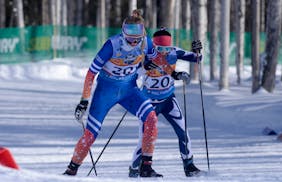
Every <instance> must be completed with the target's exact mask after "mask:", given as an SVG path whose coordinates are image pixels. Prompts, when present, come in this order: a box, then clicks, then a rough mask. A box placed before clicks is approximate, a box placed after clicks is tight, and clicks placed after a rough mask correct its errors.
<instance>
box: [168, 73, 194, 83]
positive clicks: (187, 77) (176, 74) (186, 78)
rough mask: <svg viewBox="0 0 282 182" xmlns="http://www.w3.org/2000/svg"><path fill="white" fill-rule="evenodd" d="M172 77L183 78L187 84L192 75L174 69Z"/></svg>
mask: <svg viewBox="0 0 282 182" xmlns="http://www.w3.org/2000/svg"><path fill="white" fill-rule="evenodd" d="M171 77H172V78H174V79H175V80H183V81H184V82H185V84H189V83H190V80H191V78H190V75H189V74H188V73H187V72H185V71H181V72H176V71H173V72H172V74H171Z"/></svg>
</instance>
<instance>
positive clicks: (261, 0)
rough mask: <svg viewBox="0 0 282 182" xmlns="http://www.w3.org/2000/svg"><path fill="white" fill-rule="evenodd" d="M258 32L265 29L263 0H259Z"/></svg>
mask: <svg viewBox="0 0 282 182" xmlns="http://www.w3.org/2000/svg"><path fill="white" fill-rule="evenodd" d="M260 9H261V11H260V32H264V31H265V12H266V11H265V0H260Z"/></svg>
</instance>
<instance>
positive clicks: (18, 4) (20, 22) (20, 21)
mask: <svg viewBox="0 0 282 182" xmlns="http://www.w3.org/2000/svg"><path fill="white" fill-rule="evenodd" d="M14 7H15V8H16V10H17V19H16V20H17V26H18V27H19V28H24V13H23V1H22V0H14Z"/></svg>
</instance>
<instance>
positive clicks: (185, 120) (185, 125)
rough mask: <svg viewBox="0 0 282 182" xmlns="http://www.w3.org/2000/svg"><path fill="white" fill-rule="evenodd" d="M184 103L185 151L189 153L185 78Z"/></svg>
mask: <svg viewBox="0 0 282 182" xmlns="http://www.w3.org/2000/svg"><path fill="white" fill-rule="evenodd" d="M183 103H184V127H185V128H184V131H185V151H186V153H187V154H188V148H187V143H188V137H187V113H186V111H187V109H186V82H185V81H184V80H183Z"/></svg>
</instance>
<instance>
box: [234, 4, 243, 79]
mask: <svg viewBox="0 0 282 182" xmlns="http://www.w3.org/2000/svg"><path fill="white" fill-rule="evenodd" d="M235 4H236V13H235V14H236V47H237V50H236V73H237V83H238V84H241V77H242V74H243V65H244V41H245V39H244V33H245V0H237V1H235Z"/></svg>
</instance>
